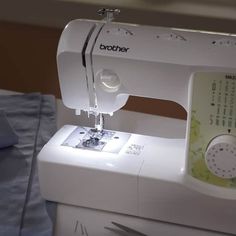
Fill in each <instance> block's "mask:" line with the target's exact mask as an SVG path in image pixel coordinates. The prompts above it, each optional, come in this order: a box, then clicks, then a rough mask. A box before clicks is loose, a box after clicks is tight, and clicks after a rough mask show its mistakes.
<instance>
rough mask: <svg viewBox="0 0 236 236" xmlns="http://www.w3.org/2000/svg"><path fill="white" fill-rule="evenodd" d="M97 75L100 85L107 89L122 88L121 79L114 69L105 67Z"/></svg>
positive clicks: (114, 90)
mask: <svg viewBox="0 0 236 236" xmlns="http://www.w3.org/2000/svg"><path fill="white" fill-rule="evenodd" d="M97 76H98V82H99V85H100V86H101V88H102V89H104V90H105V91H107V92H116V91H117V90H118V89H119V88H120V79H119V77H118V75H117V74H116V73H115V72H114V71H112V70H108V69H103V70H102V71H100V72H99V73H98V75H97Z"/></svg>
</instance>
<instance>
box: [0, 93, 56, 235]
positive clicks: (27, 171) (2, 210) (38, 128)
mask: <svg viewBox="0 0 236 236" xmlns="http://www.w3.org/2000/svg"><path fill="white" fill-rule="evenodd" d="M0 109H1V110H4V111H5V113H6V115H7V118H8V120H9V122H10V124H11V125H12V128H13V129H14V130H15V132H16V135H17V136H18V137H19V142H18V144H16V145H14V146H11V147H8V148H3V149H0V235H4V236H28V235H30V236H34V235H35V236H37V235H40V236H51V235H52V233H53V220H52V219H53V218H52V217H50V216H49V213H48V211H47V203H46V202H45V200H43V199H42V197H41V195H40V191H39V184H38V174H37V166H36V164H37V162H36V157H37V153H38V152H39V151H40V149H41V148H42V147H43V145H44V144H45V143H46V142H47V141H48V140H49V138H50V137H51V136H52V135H53V133H54V132H55V131H56V117H55V113H56V112H55V99H54V97H52V96H49V95H40V94H37V93H34V94H26V95H11V96H0ZM51 209H52V211H51V212H53V214H54V215H55V209H56V206H55V205H54V204H53V203H52V204H51ZM53 214H52V215H53Z"/></svg>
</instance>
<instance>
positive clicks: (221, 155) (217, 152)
mask: <svg viewBox="0 0 236 236" xmlns="http://www.w3.org/2000/svg"><path fill="white" fill-rule="evenodd" d="M205 161H206V165H207V167H208V169H209V170H210V171H211V172H212V173H213V174H214V175H216V176H218V177H220V178H224V179H231V178H235V177H236V137H235V136H233V135H221V136H217V137H216V138H214V139H213V140H212V141H211V142H210V143H209V145H208V148H207V151H206V153H205Z"/></svg>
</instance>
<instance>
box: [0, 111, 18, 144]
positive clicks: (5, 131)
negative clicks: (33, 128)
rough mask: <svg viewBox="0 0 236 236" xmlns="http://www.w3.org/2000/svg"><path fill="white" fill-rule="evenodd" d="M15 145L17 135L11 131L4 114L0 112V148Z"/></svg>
mask: <svg viewBox="0 0 236 236" xmlns="http://www.w3.org/2000/svg"><path fill="white" fill-rule="evenodd" d="M17 143H18V137H17V135H16V134H15V132H14V130H13V129H12V127H11V125H10V123H9V121H8V119H7V117H6V114H5V112H4V111H3V110H0V148H5V147H9V146H12V145H15V144H17Z"/></svg>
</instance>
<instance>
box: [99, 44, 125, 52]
mask: <svg viewBox="0 0 236 236" xmlns="http://www.w3.org/2000/svg"><path fill="white" fill-rule="evenodd" d="M99 48H100V49H101V50H107V51H113V52H127V51H128V50H129V48H126V47H120V46H118V45H113V46H111V45H103V44H100V47H99Z"/></svg>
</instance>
